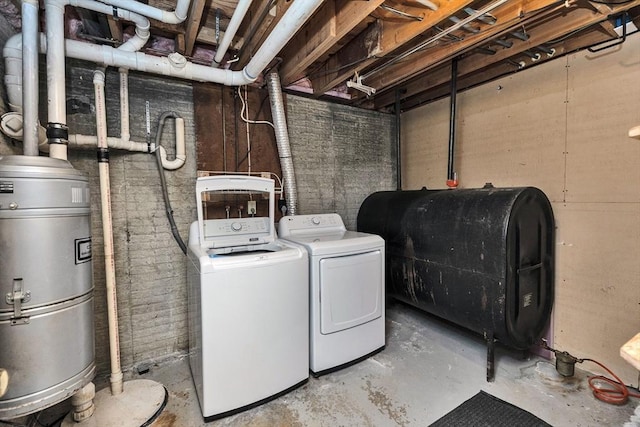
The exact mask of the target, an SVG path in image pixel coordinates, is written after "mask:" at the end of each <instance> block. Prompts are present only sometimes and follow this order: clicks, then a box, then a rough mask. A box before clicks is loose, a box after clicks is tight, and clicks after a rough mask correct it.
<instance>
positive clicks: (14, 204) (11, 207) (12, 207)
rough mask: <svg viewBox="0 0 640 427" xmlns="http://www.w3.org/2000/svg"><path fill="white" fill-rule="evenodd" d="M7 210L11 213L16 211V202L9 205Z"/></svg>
mask: <svg viewBox="0 0 640 427" xmlns="http://www.w3.org/2000/svg"><path fill="white" fill-rule="evenodd" d="M9 209H11V210H12V211H13V210H16V209H18V204H17V203H16V202H11V203H9Z"/></svg>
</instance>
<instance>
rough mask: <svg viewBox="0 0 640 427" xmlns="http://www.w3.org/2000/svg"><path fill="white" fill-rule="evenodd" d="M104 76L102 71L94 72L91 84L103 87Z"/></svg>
mask: <svg viewBox="0 0 640 427" xmlns="http://www.w3.org/2000/svg"><path fill="white" fill-rule="evenodd" d="M104 80H105V75H104V71H102V70H95V71H94V72H93V84H94V85H102V86H104Z"/></svg>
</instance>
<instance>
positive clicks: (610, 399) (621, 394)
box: [582, 359, 640, 405]
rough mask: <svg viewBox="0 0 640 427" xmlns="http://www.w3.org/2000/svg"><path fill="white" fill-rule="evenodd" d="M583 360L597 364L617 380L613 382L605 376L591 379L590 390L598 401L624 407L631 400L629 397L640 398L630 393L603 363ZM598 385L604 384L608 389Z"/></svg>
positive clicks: (639, 395)
mask: <svg viewBox="0 0 640 427" xmlns="http://www.w3.org/2000/svg"><path fill="white" fill-rule="evenodd" d="M582 360H584V361H587V360H588V361H589V362H592V363H595V364H596V365H598V366H600V367H601V368H602V369H604V370H605V371H607V372H608V373H609V374H610V375H611V376H613V377H614V378H615V380H612V379H611V378H607V377H605V376H603V375H595V376H593V377H589V380H588V381H589V388H591V391H592V392H593V395H594V396H595V398H596V399H598V400H601V401H603V402H606V403H610V404H612V405H624V404H625V403H627V401H628V400H629V397H637V398H640V393H633V392H630V391H629V388H628V387H627V386H626V385H625V384H624V383H623V382H622V380H621V379H620V378H619V377H618V376H617V375H616V374H614V373H613V372H611V370H610V369H609V368H607V367H606V366H604V365H603V364H602V363H600V362H598V361H597V360H593V359H582ZM598 383H604V384H606V385H607V386H608V387H599V386H598Z"/></svg>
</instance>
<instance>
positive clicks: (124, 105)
mask: <svg viewBox="0 0 640 427" xmlns="http://www.w3.org/2000/svg"><path fill="white" fill-rule="evenodd" d="M118 72H119V73H120V139H121V140H122V141H129V138H131V133H130V131H129V70H127V69H126V68H119V69H118Z"/></svg>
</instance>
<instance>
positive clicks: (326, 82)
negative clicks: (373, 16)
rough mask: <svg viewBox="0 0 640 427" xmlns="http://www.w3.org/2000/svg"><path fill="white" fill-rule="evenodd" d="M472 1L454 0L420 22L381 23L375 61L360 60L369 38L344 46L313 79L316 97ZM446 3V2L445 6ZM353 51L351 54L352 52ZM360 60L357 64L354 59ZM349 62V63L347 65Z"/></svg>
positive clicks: (371, 59) (428, 11)
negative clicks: (379, 41) (379, 42)
mask: <svg viewBox="0 0 640 427" xmlns="http://www.w3.org/2000/svg"><path fill="white" fill-rule="evenodd" d="M471 2H472V1H471V0H452V1H450V2H447V4H446V6H441V7H440V8H439V9H438V10H437V11H431V10H428V9H424V10H426V12H424V13H425V15H424V16H423V17H422V20H421V21H409V22H386V21H383V22H382V23H381V26H382V28H381V32H380V39H381V40H382V42H381V44H380V46H379V51H378V53H377V54H376V56H375V57H366V56H365V57H362V56H360V57H358V56H357V55H359V54H361V53H362V52H367V51H368V49H367V46H366V44H367V43H368V40H367V38H366V37H357V38H356V39H354V40H352V41H351V42H350V43H348V44H347V45H345V46H344V47H343V48H342V49H341V50H340V51H339V52H338V53H336V54H335V55H333V56H332V57H331V58H329V60H328V61H326V62H325V63H324V64H322V66H321V67H320V70H321V71H322V72H321V73H320V74H319V75H318V76H317V77H315V78H312V79H311V81H312V83H313V88H314V93H315V94H317V95H321V94H323V93H325V92H327V91H329V90H331V89H333V88H334V87H335V86H337V85H338V84H340V83H343V82H344V81H345V80H347V79H348V78H350V77H351V76H353V75H354V74H355V73H356V72H360V71H362V70H364V69H365V68H366V67H368V66H370V65H372V64H373V63H375V62H376V61H377V60H378V58H379V57H382V56H385V55H388V54H390V53H391V52H393V51H395V50H396V49H398V48H400V47H401V46H402V45H404V44H405V43H407V42H409V41H410V40H412V39H414V38H415V37H417V36H419V35H420V34H422V33H424V32H425V31H427V30H429V29H430V28H432V27H433V26H434V25H437V24H438V23H439V22H440V21H442V20H443V19H445V18H446V17H447V16H449V15H451V14H455V13H457V12H458V11H460V10H461V9H463V8H464V7H466V6H468V5H469V4H471ZM443 3H444V2H443ZM349 51H352V52H349ZM353 58H355V59H356V61H357V60H360V61H359V62H357V63H356V64H352V62H354V61H353V60H352V59H353ZM345 61H349V62H345Z"/></svg>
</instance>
